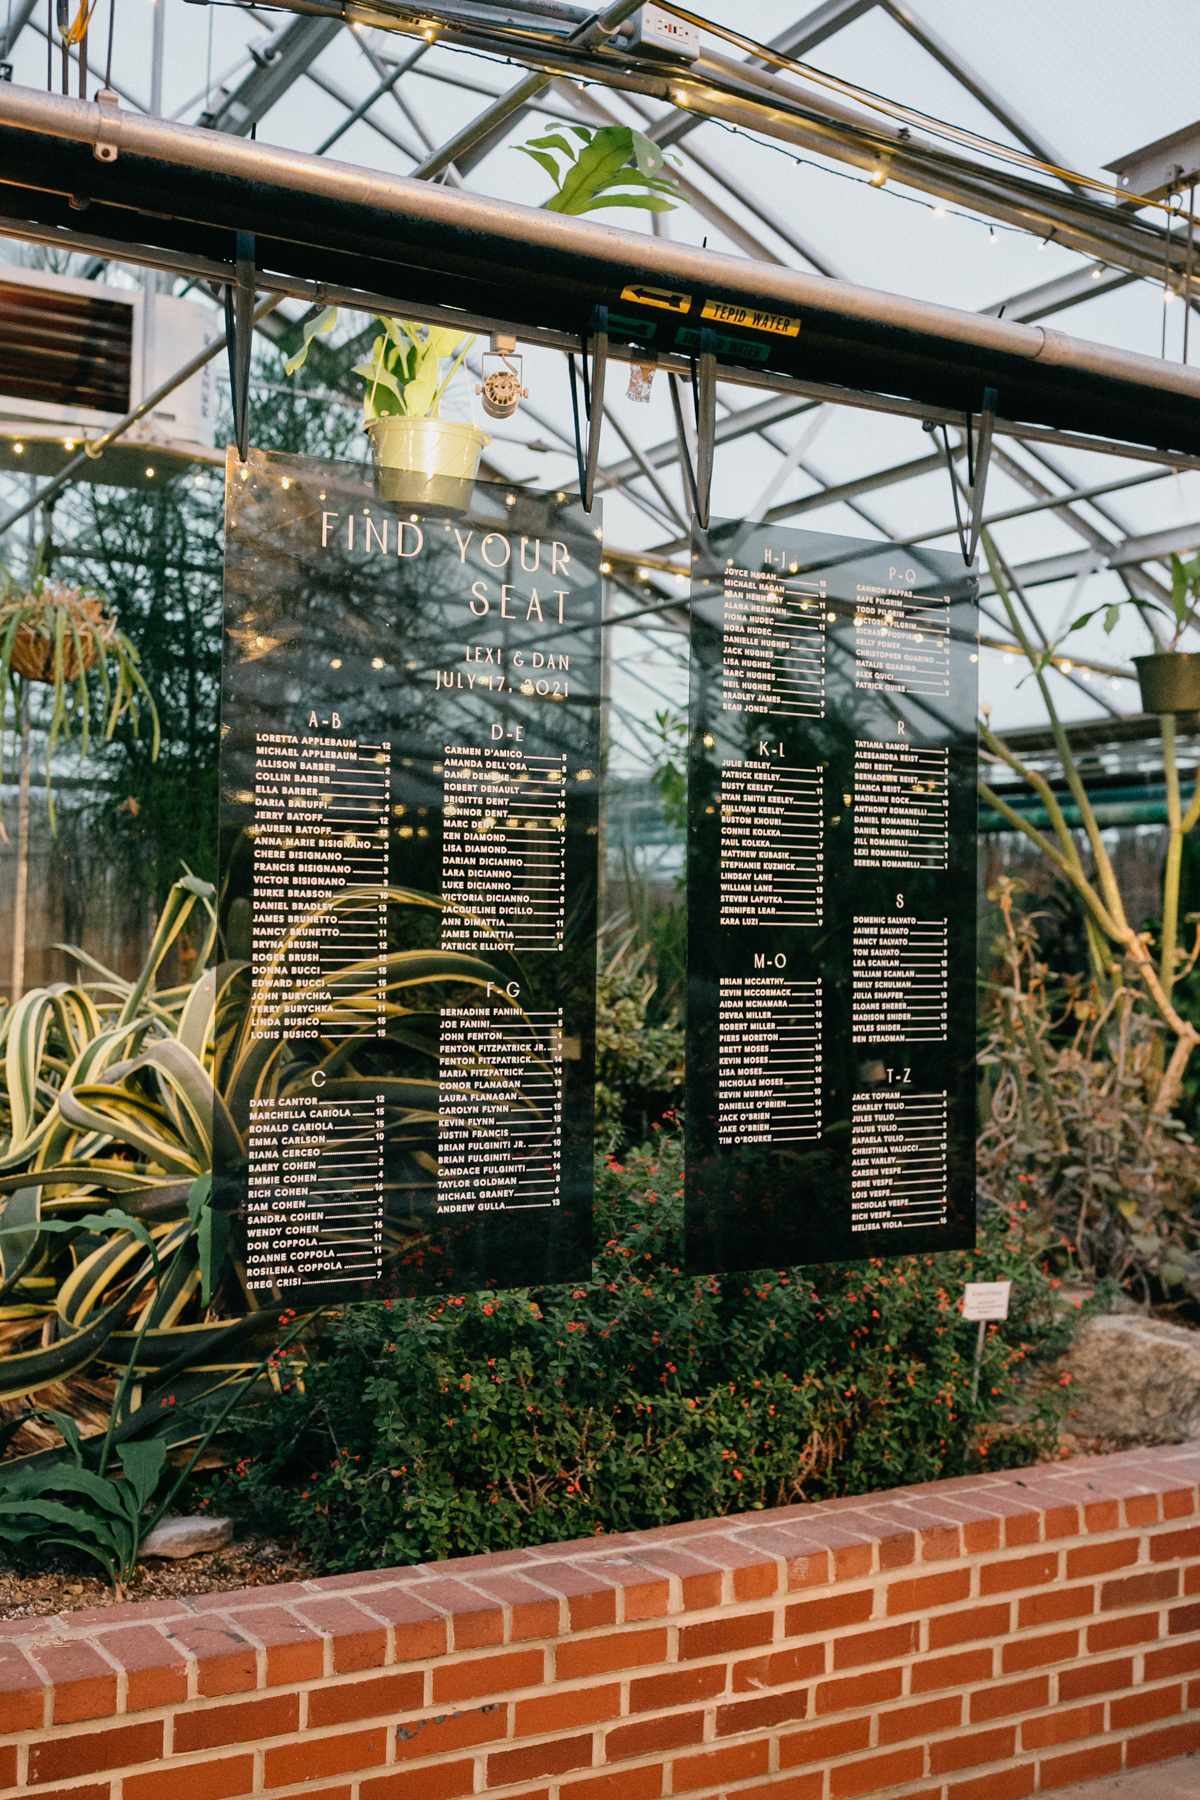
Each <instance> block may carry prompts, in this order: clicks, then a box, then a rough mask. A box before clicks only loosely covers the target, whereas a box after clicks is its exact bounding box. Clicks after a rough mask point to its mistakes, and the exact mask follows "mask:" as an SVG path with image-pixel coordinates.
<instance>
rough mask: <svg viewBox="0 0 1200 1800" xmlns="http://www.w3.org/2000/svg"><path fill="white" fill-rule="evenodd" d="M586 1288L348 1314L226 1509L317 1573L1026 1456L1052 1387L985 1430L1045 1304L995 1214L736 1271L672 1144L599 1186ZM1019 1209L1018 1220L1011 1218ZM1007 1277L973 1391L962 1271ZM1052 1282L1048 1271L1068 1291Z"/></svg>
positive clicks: (257, 1436)
mask: <svg viewBox="0 0 1200 1800" xmlns="http://www.w3.org/2000/svg"><path fill="white" fill-rule="evenodd" d="M598 1190H599V1191H598V1206H597V1232H596V1245H597V1250H596V1261H595V1264H594V1269H593V1276H592V1279H591V1280H590V1281H588V1282H586V1283H584V1282H581V1283H579V1284H578V1285H577V1286H575V1287H573V1288H569V1287H556V1288H547V1289H542V1290H538V1291H530V1290H514V1291H510V1292H504V1293H475V1294H465V1295H462V1296H453V1297H442V1298H439V1299H437V1300H434V1301H429V1300H411V1301H395V1302H368V1303H366V1304H363V1305H358V1306H354V1307H349V1308H347V1309H346V1310H345V1312H344V1314H343V1315H342V1316H341V1317H340V1318H339V1319H338V1320H337V1321H336V1322H335V1323H334V1325H333V1327H332V1329H331V1332H330V1335H329V1338H328V1340H327V1342H326V1344H325V1346H324V1350H325V1356H326V1360H325V1362H324V1364H323V1366H321V1367H318V1368H316V1369H314V1370H313V1371H312V1372H311V1374H310V1375H309V1376H308V1378H307V1381H306V1391H304V1392H303V1393H301V1392H300V1391H298V1390H297V1389H296V1388H292V1389H290V1390H287V1391H285V1392H283V1393H281V1394H280V1395H278V1396H277V1397H276V1398H275V1399H274V1400H273V1401H272V1402H271V1403H270V1404H269V1405H268V1406H267V1408H266V1409H265V1410H260V1411H258V1412H256V1413H255V1414H254V1415H253V1416H252V1417H247V1418H246V1419H245V1420H244V1421H243V1426H244V1432H245V1437H244V1448H245V1453H246V1454H245V1460H244V1461H243V1462H242V1463H241V1464H240V1465H239V1467H238V1470H237V1471H236V1473H235V1474H234V1476H233V1477H231V1478H226V1479H225V1480H223V1481H221V1482H219V1483H218V1484H217V1486H216V1487H215V1488H214V1489H213V1490H212V1499H213V1501H214V1502H219V1504H220V1505H221V1506H222V1507H225V1506H228V1505H230V1504H231V1503H232V1504H234V1505H235V1506H239V1505H240V1506H242V1507H244V1508H245V1509H246V1510H247V1511H250V1512H252V1513H253V1516H254V1518H255V1519H256V1521H257V1522H258V1523H259V1524H260V1525H262V1524H269V1526H270V1528H271V1529H274V1530H283V1529H290V1530H291V1531H293V1532H294V1533H295V1534H296V1535H297V1536H298V1537H299V1538H300V1540H301V1542H302V1543H303V1544H304V1545H305V1547H306V1548H307V1549H308V1550H309V1552H310V1553H311V1554H312V1555H313V1556H314V1557H315V1558H316V1560H317V1562H318V1563H319V1564H320V1565H321V1566H323V1567H325V1568H327V1569H354V1568H362V1567H368V1566H385V1565H388V1564H396V1563H408V1562H418V1561H426V1560H430V1559H433V1558H438V1557H447V1556H457V1555H467V1554H471V1553H473V1552H477V1551H487V1550H501V1549H507V1548H511V1547H514V1546H518V1545H521V1544H525V1543H542V1542H550V1541H555V1540H562V1539H568V1538H578V1537H585V1536H590V1535H593V1534H599V1533H602V1532H610V1531H625V1530H631V1529H638V1528H643V1527H647V1526H653V1525H663V1524H668V1523H670V1522H672V1521H675V1520H681V1519H692V1518H703V1517H706V1516H710V1515H716V1514H722V1513H729V1512H736V1511H743V1510H752V1509H758V1508H762V1507H771V1506H778V1505H781V1504H787V1503H789V1502H792V1501H798V1500H808V1499H818V1498H823V1497H825V1496H828V1495H833V1494H854V1493H862V1492H866V1491H869V1490H871V1489H875V1488H879V1487H893V1486H897V1485H900V1484H903V1483H910V1482H916V1481H927V1480H931V1479H935V1478H936V1477H938V1476H944V1475H955V1474H960V1473H964V1472H966V1471H968V1470H970V1469H974V1468H978V1467H981V1466H995V1465H996V1464H997V1462H998V1461H1004V1462H1007V1463H1008V1464H1010V1465H1011V1464H1016V1463H1020V1462H1026V1461H1030V1460H1032V1459H1033V1458H1034V1457H1036V1456H1037V1455H1038V1454H1039V1453H1045V1452H1046V1451H1047V1449H1049V1450H1051V1451H1053V1449H1054V1448H1055V1446H1056V1443H1057V1440H1056V1437H1055V1434H1054V1432H1053V1429H1052V1426H1053V1423H1054V1421H1055V1419H1056V1417H1057V1414H1058V1410H1059V1409H1058V1406H1057V1397H1058V1396H1057V1390H1053V1391H1051V1390H1047V1397H1046V1398H1044V1399H1043V1400H1042V1401H1041V1402H1040V1404H1039V1405H1033V1406H1031V1405H1029V1404H1028V1403H1026V1404H1025V1405H1024V1406H1023V1407H1022V1408H1019V1409H1018V1410H1021V1411H1023V1412H1024V1413H1025V1414H1026V1415H1027V1422H1026V1424H1025V1425H1024V1426H1021V1427H1018V1428H1017V1429H1015V1430H1014V1429H1012V1427H1011V1425H1010V1426H1009V1427H1007V1428H1004V1429H1002V1430H1001V1431H1000V1435H999V1436H997V1435H996V1434H995V1431H994V1430H990V1429H988V1428H989V1426H990V1427H998V1426H999V1422H1000V1421H1001V1420H1002V1419H1003V1418H1004V1417H1005V1416H1006V1414H1011V1412H1012V1409H1013V1407H1014V1405H1015V1404H1016V1403H1017V1402H1018V1400H1019V1399H1020V1397H1021V1396H1020V1392H1019V1383H1020V1380H1021V1376H1022V1374H1023V1373H1024V1368H1025V1365H1026V1363H1027V1361H1028V1359H1029V1358H1030V1354H1031V1351H1035V1352H1037V1353H1038V1354H1039V1355H1040V1356H1043V1357H1044V1356H1045V1355H1046V1354H1048V1353H1049V1352H1051V1351H1053V1350H1054V1349H1056V1348H1058V1347H1059V1345H1060V1344H1061V1343H1062V1342H1063V1341H1065V1339H1066V1337H1067V1336H1068V1335H1069V1328H1068V1327H1066V1326H1065V1325H1064V1324H1063V1323H1062V1322H1061V1319H1057V1320H1056V1316H1055V1312H1054V1308H1053V1305H1052V1293H1051V1283H1052V1277H1051V1274H1050V1272H1049V1267H1048V1265H1047V1264H1046V1262H1045V1258H1044V1254H1043V1250H1042V1246H1041V1245H1040V1244H1039V1243H1038V1242H1037V1241H1036V1240H1035V1239H1033V1238H1032V1237H1030V1236H1029V1235H1028V1234H1027V1233H1026V1231H1025V1230H1024V1228H1023V1226H1022V1224H1021V1223H1019V1222H1017V1223H1007V1222H1006V1221H1005V1220H1003V1219H1001V1218H999V1217H995V1218H993V1219H991V1220H990V1221H988V1222H987V1223H986V1224H985V1225H984V1227H983V1228H982V1230H981V1234H980V1248H979V1249H978V1251H976V1252H974V1253H958V1254H953V1255H944V1256H930V1257H905V1258H897V1259H895V1260H888V1261H873V1262H870V1263H861V1264H858V1265H854V1266H850V1267H845V1268H828V1269H818V1270H812V1271H805V1270H785V1271H782V1272H771V1273H767V1274H763V1273H755V1274H746V1275H736V1276H726V1277H720V1278H718V1277H715V1276H710V1277H700V1278H697V1277H692V1276H688V1275H685V1274H683V1273H682V1272H681V1270H680V1267H679V1261H680V1254H679V1252H680V1244H681V1239H682V1194H681V1154H680V1147H679V1144H678V1141H677V1140H674V1139H669V1138H668V1139H665V1141H663V1142H661V1143H659V1144H657V1145H655V1146H653V1147H647V1148H645V1149H643V1150H642V1151H640V1152H638V1153H636V1154H635V1155H632V1156H631V1157H630V1158H629V1159H628V1161H627V1162H626V1163H625V1164H624V1166H620V1165H618V1164H616V1163H614V1162H611V1161H610V1162H608V1163H607V1164H603V1165H602V1166H601V1169H600V1174H599V1181H598ZM1022 1217H1023V1215H1021V1214H1020V1213H1019V1212H1018V1213H1017V1214H1016V1215H1015V1218H1016V1219H1017V1220H1018V1221H1019V1220H1020V1219H1021V1218H1022ZM1003 1277H1009V1278H1011V1279H1012V1281H1013V1284H1014V1286H1013V1296H1012V1309H1011V1315H1010V1319H1009V1321H1008V1323H1007V1324H1005V1325H1001V1326H999V1327H995V1326H993V1327H991V1328H989V1334H988V1339H987V1347H986V1350H985V1354H984V1359H983V1367H982V1378H981V1381H980V1398H979V1400H978V1402H977V1403H976V1404H972V1402H971V1399H970V1384H971V1372H972V1359H973V1355H974V1345H975V1338H976V1330H977V1328H976V1327H975V1326H974V1325H971V1324H966V1323H964V1321H963V1320H962V1318H961V1315H960V1312H959V1301H960V1299H961V1283H962V1282H963V1280H964V1279H981V1280H987V1279H998V1278H1003ZM1054 1285H1057V1283H1054Z"/></svg>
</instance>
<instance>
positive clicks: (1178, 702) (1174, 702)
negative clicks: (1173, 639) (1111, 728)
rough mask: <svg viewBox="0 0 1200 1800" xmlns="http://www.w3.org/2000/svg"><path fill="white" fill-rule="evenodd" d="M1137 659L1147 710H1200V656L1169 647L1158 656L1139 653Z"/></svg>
mask: <svg viewBox="0 0 1200 1800" xmlns="http://www.w3.org/2000/svg"><path fill="white" fill-rule="evenodd" d="M1133 662H1134V667H1135V668H1136V669H1137V673H1138V685H1139V687H1140V688H1141V690H1142V711H1143V712H1148V713H1188V712H1200V656H1195V655H1189V654H1186V653H1185V652H1183V651H1181V650H1168V651H1162V652H1160V653H1159V654H1158V655H1156V656H1135V657H1134V659H1133Z"/></svg>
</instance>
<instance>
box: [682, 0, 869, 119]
mask: <svg viewBox="0 0 1200 1800" xmlns="http://www.w3.org/2000/svg"><path fill="white" fill-rule="evenodd" d="M875 4H876V0H823V4H822V5H820V6H818V7H816V8H814V10H813V11H812V12H810V13H806V14H805V16H804V17H803V18H802V19H798V20H797V21H796V23H795V24H794V25H789V26H788V28H787V30H786V31H781V32H780V34H779V36H778V37H774V38H772V39H771V41H770V43H769V44H768V45H767V48H768V49H769V50H778V51H779V53H780V55H781V56H807V55H808V52H809V51H810V50H815V49H816V47H817V45H818V44H823V43H824V42H825V40H826V39H827V38H831V37H834V36H835V35H836V34H837V33H838V32H839V31H841V29H842V27H843V26H845V25H851V24H853V22H854V20H855V19H861V17H862V15H863V14H864V13H868V12H870V11H871V9H872V7H873V6H874V5H875ZM751 66H753V65H751ZM703 123H704V121H703V119H700V118H697V117H696V115H695V113H692V112H687V111H678V112H669V113H667V115H666V117H665V118H662V119H660V120H659V122H658V124H657V125H656V126H655V127H654V130H653V131H652V132H650V134H649V135H650V136H651V137H652V138H653V139H654V141H655V143H656V144H661V145H662V146H663V147H664V149H665V148H666V146H667V145H668V144H677V143H678V142H679V140H680V139H681V138H685V137H686V136H687V135H688V133H689V132H691V131H695V129H696V127H697V125H702V124H703Z"/></svg>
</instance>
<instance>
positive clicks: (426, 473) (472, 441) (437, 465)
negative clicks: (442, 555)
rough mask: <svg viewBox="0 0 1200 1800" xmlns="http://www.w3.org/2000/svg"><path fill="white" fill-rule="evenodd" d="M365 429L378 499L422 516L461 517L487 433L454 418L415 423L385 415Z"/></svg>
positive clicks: (364, 427) (468, 498) (477, 470)
mask: <svg viewBox="0 0 1200 1800" xmlns="http://www.w3.org/2000/svg"><path fill="white" fill-rule="evenodd" d="M363 430H364V431H365V432H366V434H367V436H368V437H369V438H370V440H371V449H372V451H373V452H374V455H375V489H376V492H377V493H378V494H379V497H380V499H381V500H391V501H394V502H396V503H398V504H400V505H403V506H418V507H422V508H424V509H425V510H426V511H441V510H445V511H447V512H465V511H466V510H467V508H468V507H469V506H470V504H471V492H472V489H473V487H474V485H475V478H476V476H477V475H478V473H479V459H480V457H481V456H482V455H483V452H484V450H485V449H486V448H487V446H488V445H489V444H490V443H491V441H492V440H491V438H490V437H489V436H488V435H487V433H486V431H480V429H479V427H478V426H477V425H467V424H464V423H462V422H461V421H460V420H457V419H413V418H407V417H405V416H404V415H403V414H399V413H385V414H383V415H382V416H381V417H380V418H377V419H368V421H367V423H366V424H365V425H364V426H363Z"/></svg>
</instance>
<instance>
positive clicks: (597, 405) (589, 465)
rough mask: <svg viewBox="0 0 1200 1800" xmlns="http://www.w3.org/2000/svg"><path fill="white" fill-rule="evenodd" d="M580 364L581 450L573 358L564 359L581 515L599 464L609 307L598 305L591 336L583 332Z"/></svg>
mask: <svg viewBox="0 0 1200 1800" xmlns="http://www.w3.org/2000/svg"><path fill="white" fill-rule="evenodd" d="M589 336H590V337H591V345H592V372H591V376H590V377H589V375H588V337H589ZM580 362H581V364H582V366H583V407H584V414H585V416H586V418H587V426H588V436H587V448H586V449H585V448H584V444H583V434H582V431H581V430H580V421H579V394H578V390H577V388H576V383H575V358H574V356H568V357H567V372H568V374H569V375H570V377H571V416H572V418H573V419H574V421H575V464H576V467H577V469H578V471H579V498H580V500H581V501H582V502H583V510H584V512H589V513H590V512H591V510H592V498H593V496H594V494H595V491H596V470H597V468H598V467H599V463H600V432H601V428H602V427H603V424H604V378H605V374H606V372H607V369H608V308H607V306H597V308H596V310H595V312H594V313H593V314H592V324H591V331H590V333H585V334H584V337H583V340H582V342H581V344H580Z"/></svg>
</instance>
